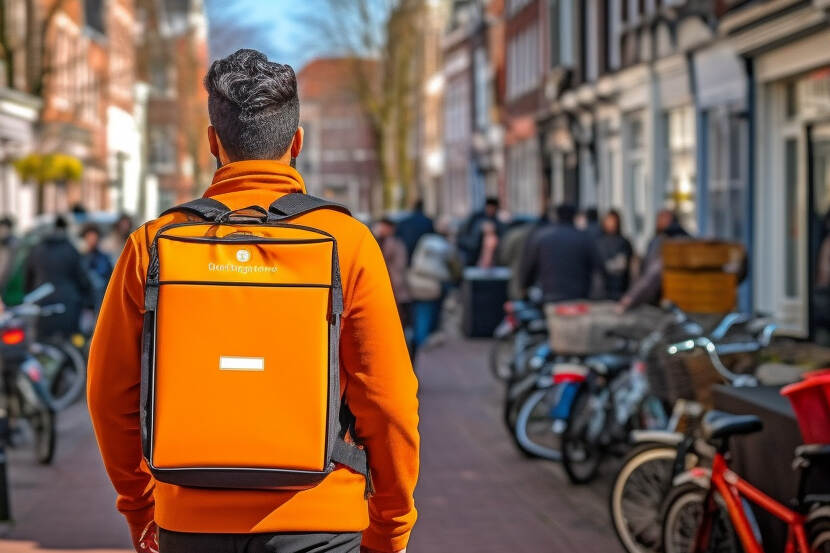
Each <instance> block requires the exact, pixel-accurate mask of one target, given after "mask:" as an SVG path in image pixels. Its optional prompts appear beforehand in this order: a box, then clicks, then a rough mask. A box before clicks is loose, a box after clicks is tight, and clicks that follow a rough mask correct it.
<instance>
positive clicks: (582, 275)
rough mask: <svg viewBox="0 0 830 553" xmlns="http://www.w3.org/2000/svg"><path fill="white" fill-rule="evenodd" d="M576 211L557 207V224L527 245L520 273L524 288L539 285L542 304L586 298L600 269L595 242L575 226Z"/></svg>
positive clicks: (569, 207) (538, 233)
mask: <svg viewBox="0 0 830 553" xmlns="http://www.w3.org/2000/svg"><path fill="white" fill-rule="evenodd" d="M575 216H576V210H575V209H574V207H573V206H571V205H567V204H563V205H560V206H559V207H557V208H556V222H555V223H554V224H552V225H549V226H547V227H544V228H543V229H541V230H539V231H538V232H537V233H536V234H534V236H533V237H532V239H531V241H530V243H529V244H528V245H527V247H526V249H525V253H524V258H523V260H522V264H521V269H520V274H521V284H522V287H523V288H524V289H527V288H529V287H530V286H533V285H534V284H536V283H538V284H539V285H540V286H541V288H542V295H543V298H544V301H545V303H552V302H560V301H570V300H578V299H588V298H589V297H590V296H591V290H592V286H593V279H594V276H595V275H596V273H597V272H598V270H599V263H598V260H597V253H596V247H595V245H594V240H593V239H592V238H591V237H590V236H589V235H588V233H586V232H584V231H581V230H579V229H577V228H576V227H575V226H574V217H575Z"/></svg>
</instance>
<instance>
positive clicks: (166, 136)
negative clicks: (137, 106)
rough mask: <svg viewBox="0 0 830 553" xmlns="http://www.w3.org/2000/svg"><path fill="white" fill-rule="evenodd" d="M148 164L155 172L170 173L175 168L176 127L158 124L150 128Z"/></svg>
mask: <svg viewBox="0 0 830 553" xmlns="http://www.w3.org/2000/svg"><path fill="white" fill-rule="evenodd" d="M149 138H150V148H149V149H150V152H149V153H150V156H149V157H150V166H151V167H152V168H153V170H154V171H155V172H157V173H172V172H174V171H175V168H176V129H175V127H173V126H172V125H159V126H155V127H152V128H151V129H150V137H149Z"/></svg>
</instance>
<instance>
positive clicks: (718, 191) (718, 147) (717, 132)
mask: <svg viewBox="0 0 830 553" xmlns="http://www.w3.org/2000/svg"><path fill="white" fill-rule="evenodd" d="M708 127H709V211H708V226H707V232H708V234H710V235H712V236H715V237H718V238H726V239H730V240H736V241H739V242H743V241H745V240H746V236H745V234H746V213H747V209H748V206H747V204H746V184H745V182H746V181H745V178H744V172H745V171H744V167H745V160H746V143H747V138H746V121H745V120H744V119H742V118H741V117H740V116H738V115H736V114H733V113H728V112H712V113H710V114H709V125H708Z"/></svg>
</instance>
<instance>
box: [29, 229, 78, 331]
mask: <svg viewBox="0 0 830 553" xmlns="http://www.w3.org/2000/svg"><path fill="white" fill-rule="evenodd" d="M68 227H69V222H68V221H67V220H66V218H65V217H64V216H63V215H58V217H57V218H56V219H55V228H54V229H53V231H52V232H51V233H50V234H48V235H47V236H46V237H45V238H44V239H43V240H42V241H41V242H40V243H39V244H38V245H37V246H35V247H34V248H32V251H31V252H29V257H28V258H27V259H26V264H25V269H24V283H25V289H26V292H31V291H32V290H34V289H35V288H37V287H39V286H41V285H43V284H47V283H48V284H51V285H52V286H54V287H55V291H54V292H53V293H52V294H50V295H49V297H48V298H47V299H46V300H45V301H46V302H47V303H61V304H63V307H64V311H63V313H56V314H53V315H51V316H49V317H41V318H40V319H38V333H39V334H40V335H41V336H43V337H44V338H46V337H49V336H54V335H61V336H65V337H68V336H71V335H72V334H74V333H75V332H78V330H79V329H80V321H81V311H82V310H83V309H84V308H89V307H92V305H93V297H92V285H91V284H90V282H89V278H88V277H87V274H86V271H84V268H83V265H82V263H81V254H79V253H78V250H76V249H75V246H74V245H73V244H72V242H70V240H69V233H68V230H67V229H68Z"/></svg>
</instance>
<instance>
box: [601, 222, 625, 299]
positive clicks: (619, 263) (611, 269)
mask: <svg viewBox="0 0 830 553" xmlns="http://www.w3.org/2000/svg"><path fill="white" fill-rule="evenodd" d="M621 227H622V221H621V219H620V214H619V213H618V212H617V211H615V210H613V209H612V210H611V211H609V212H608V213H606V214H605V217H603V218H602V234H600V235H599V237H598V238H597V241H596V245H597V253H598V255H599V259H600V262H601V263H602V276H603V283H604V294H603V295H604V296H605V299H609V300H614V301H617V300H619V299H620V298H621V297H622V296H623V294H625V292H626V291H627V290H628V286H629V283H630V279H631V261H632V258H633V256H634V250H633V249H632V247H631V242H629V241H628V239H627V238H626V237H625V236H623V235H622V232H621Z"/></svg>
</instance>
